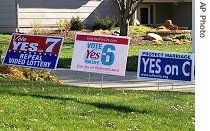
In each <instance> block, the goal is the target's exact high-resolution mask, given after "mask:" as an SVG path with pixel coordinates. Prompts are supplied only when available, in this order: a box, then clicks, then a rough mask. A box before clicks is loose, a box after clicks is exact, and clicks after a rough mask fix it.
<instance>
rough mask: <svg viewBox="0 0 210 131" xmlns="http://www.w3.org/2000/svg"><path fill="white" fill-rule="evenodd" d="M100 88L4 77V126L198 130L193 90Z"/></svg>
mask: <svg viewBox="0 0 210 131" xmlns="http://www.w3.org/2000/svg"><path fill="white" fill-rule="evenodd" d="M100 93H101V91H100V89H96V88H90V89H89V91H88V89H87V87H73V86H65V85H57V84H50V83H40V82H29V81H17V80H8V79H3V78H1V79H0V130H3V131H6V130H21V131H22V130H46V131H48V130H53V131H55V130H56V131H61V130H72V131H75V130H78V131H84V130H85V131H104V130H107V131H109V130H110V131H113V130H119V131H156V130H158V131H181V130H182V131H193V130H195V125H194V118H195V105H194V103H195V94H194V93H192V94H191V93H180V92H173V93H172V92H159V93H158V92H155V91H131V90H130V91H128V90H125V91H122V90H113V89H103V90H102V94H100ZM157 98H159V99H158V101H157Z"/></svg>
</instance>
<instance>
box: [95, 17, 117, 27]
mask: <svg viewBox="0 0 210 131" xmlns="http://www.w3.org/2000/svg"><path fill="white" fill-rule="evenodd" d="M116 23H117V22H116V20H115V19H111V18H109V17H108V16H106V17H105V18H101V17H100V15H99V14H96V16H95V24H94V25H93V29H94V30H100V29H102V30H110V29H112V28H113V27H115V25H116Z"/></svg>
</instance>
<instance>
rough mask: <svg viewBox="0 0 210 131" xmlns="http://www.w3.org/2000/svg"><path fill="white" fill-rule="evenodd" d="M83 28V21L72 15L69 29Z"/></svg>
mask: <svg viewBox="0 0 210 131" xmlns="http://www.w3.org/2000/svg"><path fill="white" fill-rule="evenodd" d="M84 28H85V24H84V22H82V20H81V19H80V18H79V17H72V19H71V28H70V29H71V30H82V29H84Z"/></svg>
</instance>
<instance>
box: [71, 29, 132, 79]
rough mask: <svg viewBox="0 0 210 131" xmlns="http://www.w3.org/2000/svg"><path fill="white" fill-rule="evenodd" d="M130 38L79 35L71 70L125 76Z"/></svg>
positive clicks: (75, 44)
mask: <svg viewBox="0 0 210 131" xmlns="http://www.w3.org/2000/svg"><path fill="white" fill-rule="evenodd" d="M129 42H130V38H129V37H125V36H113V35H96V34H85V33H77V34H76V36H75V43H74V52H73V56H72V61H71V70H76V71H84V72H93V73H101V74H110V75H119V76H125V70H126V63H127V55H128V47H129Z"/></svg>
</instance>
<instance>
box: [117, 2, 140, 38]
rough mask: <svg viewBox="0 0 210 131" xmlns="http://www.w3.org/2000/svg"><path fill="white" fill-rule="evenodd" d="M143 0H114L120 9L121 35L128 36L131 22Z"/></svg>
mask: <svg viewBox="0 0 210 131" xmlns="http://www.w3.org/2000/svg"><path fill="white" fill-rule="evenodd" d="M142 1H143V0H114V2H115V3H116V4H117V7H118V11H119V26H120V36H127V35H128V29H129V22H130V19H131V17H132V16H133V14H134V13H135V11H136V9H137V8H138V7H139V6H140V4H141V3H142Z"/></svg>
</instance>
